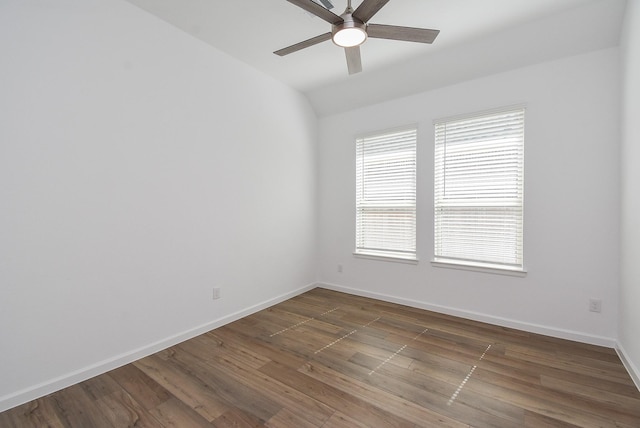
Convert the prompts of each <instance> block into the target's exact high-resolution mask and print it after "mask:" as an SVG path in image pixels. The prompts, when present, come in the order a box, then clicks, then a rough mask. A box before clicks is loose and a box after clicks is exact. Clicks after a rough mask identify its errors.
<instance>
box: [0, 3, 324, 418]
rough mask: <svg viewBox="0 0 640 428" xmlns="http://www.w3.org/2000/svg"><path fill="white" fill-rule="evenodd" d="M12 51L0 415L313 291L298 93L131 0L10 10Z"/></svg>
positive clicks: (308, 121) (311, 200)
mask: <svg viewBox="0 0 640 428" xmlns="http://www.w3.org/2000/svg"><path fill="white" fill-rule="evenodd" d="M0 52H2V54H1V56H0V293H1V297H0V349H1V350H0V411H1V410H3V409H6V408H8V407H12V406H13V405H16V404H19V403H20V402H23V401H26V400H28V399H31V398H34V397H35V396H38V395H41V394H44V393H47V392H50V391H52V390H54V389H56V388H60V387H62V386H65V385H68V384H70V383H73V382H76V381H79V380H81V379H83V378H86V377H89V376H91V375H94V374H97V373H99V372H101V371H103V370H105V369H108V368H111V367H114V366H116V365H118V364H122V363H125V362H128V361H131V360H133V359H135V358H136V357H139V356H141V355H144V354H146V353H149V352H152V351H153V350H155V349H158V348H160V347H163V346H168V345H170V344H172V343H175V342H177V341H179V340H180V339H184V338H186V337H188V336H190V335H193V334H195V333H197V332H201V331H204V330H207V329H209V328H212V327H214V326H216V325H217V324H219V323H221V322H224V321H225V320H229V319H232V318H234V317H235V316H238V315H239V314H242V313H245V312H246V311H250V310H252V309H255V308H256V307H260V305H264V304H269V303H273V302H274V301H275V300H278V299H279V298H284V297H285V296H288V295H291V294H292V293H297V292H299V291H300V290H301V289H303V288H304V287H306V286H308V285H310V284H312V283H314V281H315V276H316V262H315V259H316V250H315V232H316V218H315V210H316V207H315V202H316V195H315V188H316V179H315V176H316V170H315V168H316V167H315V165H316V153H315V150H316V135H317V129H316V126H317V124H316V119H315V115H314V114H313V112H312V110H311V108H310V106H309V105H308V102H307V101H306V99H305V98H304V97H303V96H301V95H300V94H299V93H297V92H295V91H293V90H291V89H289V88H287V87H286V86H284V85H282V84H280V83H278V82H276V81H275V80H272V79H271V78H268V77H266V76H265V75H263V74H261V73H259V72H257V71H256V70H254V69H252V68H249V67H248V66H246V65H244V64H243V63H240V62H239V61H236V60H233V59H231V58H230V57H228V56H226V55H225V54H223V53H221V52H219V51H216V50H214V49H213V48H211V47H210V46H207V45H205V44H203V43H201V42H199V41H197V40H196V39H193V38H191V37H190V36H187V35H186V34H184V33H182V32H181V31H179V30H176V29H174V28H173V27H171V26H169V25H167V24H165V23H163V22H161V21H159V20H157V19H156V18H154V17H152V16H150V15H148V14H147V13H145V12H143V11H141V10H139V9H138V8H136V7H135V6H132V5H130V4H128V3H124V2H121V1H113V0H57V1H55V2H50V1H45V0H3V1H2V2H0ZM214 286H216V287H221V288H222V298H221V299H220V300H216V301H213V300H212V288H213V287H214ZM254 305H258V306H254ZM243 311H245V312H243Z"/></svg>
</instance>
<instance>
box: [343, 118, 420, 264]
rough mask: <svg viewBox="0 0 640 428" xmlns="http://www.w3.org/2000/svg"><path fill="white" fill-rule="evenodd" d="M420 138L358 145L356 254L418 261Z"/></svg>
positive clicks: (370, 139)
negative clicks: (417, 142) (417, 194)
mask: <svg viewBox="0 0 640 428" xmlns="http://www.w3.org/2000/svg"><path fill="white" fill-rule="evenodd" d="M416 135H417V130H416V129H415V128H411V129H403V130H395V131H389V132H386V133H384V134H378V135H373V136H367V137H362V138H358V139H356V250H355V252H356V254H366V255H374V256H385V257H394V258H401V259H410V260H415V259H416Z"/></svg>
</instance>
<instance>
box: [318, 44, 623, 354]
mask: <svg viewBox="0 0 640 428" xmlns="http://www.w3.org/2000/svg"><path fill="white" fill-rule="evenodd" d="M618 60H619V58H618V50H617V49H615V48H613V49H607V50H600V51H596V52H593V53H589V54H584V55H580V56H575V57H569V58H566V59H561V60H557V61H553V62H547V63H542V64H539V65H535V66H529V67H526V68H521V69H517V70H513V71H509V72H505V73H500V74H495V75H492V76H489V77H486V78H481V79H477V80H472V81H467V82H463V83H460V84H457V85H454V86H448V87H444V88H441V89H437V90H432V91H429V92H424V93H420V94H417V95H414V96H411V97H407V98H402V99H398V100H394V101H389V102H385V103H381V104H377V105H372V106H370V107H367V108H362V109H358V110H353V111H350V112H347V113H343V114H336V115H333V116H329V117H326V118H323V119H321V120H320V125H319V126H320V130H319V137H320V140H319V158H320V167H319V177H320V178H319V180H320V182H319V207H320V227H319V242H320V247H319V248H320V255H319V257H320V281H322V282H324V283H326V284H328V286H330V287H333V288H336V289H342V290H347V291H351V292H356V293H359V294H364V295H368V296H374V297H381V298H384V299H386V300H392V301H396V302H402V303H406V304H409V305H414V306H418V307H423V308H430V309H435V310H438V311H443V312H448V313H452V314H457V315H462V316H467V317H470V318H474V319H479V320H485V321H489V322H492V323H497V324H501V325H507V326H515V327H518V328H523V329H525V330H530V331H537V332H542V333H546V334H552V335H555V336H559V337H565V338H570V339H577V340H582V341H586V342H592V343H598V344H604V345H608V346H613V345H614V343H615V339H616V337H617V319H618V318H617V314H618V283H619V267H618V265H619V242H620V239H619V213H620V210H619V204H620V197H619V184H620V179H619V165H620V157H619V156H620V153H619V129H618V124H619V121H618V120H619V114H620V107H619V100H620V96H619V88H618V76H619V74H618V73H619V62H618ZM433 66H434V67H437V64H433ZM388 84H393V83H392V82H389V83H388ZM518 103H526V106H527V112H526V137H525V226H524V228H525V229H524V233H525V247H524V251H525V253H524V254H525V266H526V268H527V269H528V274H527V276H526V277H525V278H518V277H510V276H502V275H494V274H487V273H479V272H469V271H462V270H452V269H445V268H436V267H432V266H431V264H430V263H429V261H430V260H431V259H432V257H433V190H432V189H433V166H432V165H433V126H432V121H433V120H434V119H436V118H440V117H446V116H451V115H457V114H463V113H470V112H476V111H482V110H485V109H490V108H495V107H501V106H508V105H513V104H518ZM408 123H418V126H419V130H418V132H419V136H418V198H419V202H418V224H417V226H418V257H419V259H420V261H419V263H418V264H417V265H411V264H402V263H392V262H384V261H377V260H369V259H363V258H356V257H354V256H353V255H352V252H353V249H354V228H355V225H354V216H355V207H354V195H355V190H354V183H355V178H354V136H355V135H357V134H359V133H362V132H370V131H376V130H384V129H386V128H392V127H395V126H399V125H404V124H408ZM338 264H341V265H342V266H343V272H342V273H339V272H338V270H337V265H338ZM592 297H593V298H598V299H602V301H603V304H602V313H592V312H589V311H588V299H589V298H592Z"/></svg>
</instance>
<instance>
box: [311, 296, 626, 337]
mask: <svg viewBox="0 0 640 428" xmlns="http://www.w3.org/2000/svg"><path fill="white" fill-rule="evenodd" d="M317 286H318V287H322V288H326V289H329V290H335V291H341V292H343V293H348V294H355V295H357V296H362V297H370V298H372V299H378V300H384V301H385V302H391V303H398V304H401V305H405V306H410V307H413V308H419V309H425V310H428V311H433V312H438V313H441V314H447V315H453V316H456V317H460V318H466V319H470V320H474V321H480V322H485V323H488V324H493V325H499V326H501V327H509V328H514V329H517V330H522V331H527V332H530V333H537V334H543V335H545V336H552V337H557V338H559V339H567V340H573V341H576V342H582V343H589V344H591V345H598V346H605V347H607V348H615V347H616V340H615V339H613V338H610V337H603V336H595V335H589V334H585V333H581V332H577V331H571V330H564V329H560V328H554V327H549V326H544V325H538V324H533V323H527V322H522V321H517V320H512V319H508V318H501V317H496V316H492V315H487V314H483V313H479V312H473V311H465V310H461V309H456V308H451V307H447V306H441V305H434V304H431V303H427V302H421V301H417V300H411V299H406V298H403V297H396V296H392V295H389V294H382V293H374V292H370V291H366V290H360V289H357V288H351V287H344V286H341V285H337V284H329V283H318V284H317Z"/></svg>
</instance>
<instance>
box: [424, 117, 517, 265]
mask: <svg viewBox="0 0 640 428" xmlns="http://www.w3.org/2000/svg"><path fill="white" fill-rule="evenodd" d="M435 144H436V147H435V189H434V208H435V224H434V233H435V248H434V250H435V260H434V261H436V262H447V263H455V264H463V265H471V266H479V267H490V268H501V269H509V270H523V201H524V195H523V191H524V109H523V108H518V109H512V110H508V111H501V112H496V113H485V114H482V115H478V116H474V117H467V118H463V119H453V120H442V121H436V122H435Z"/></svg>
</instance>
